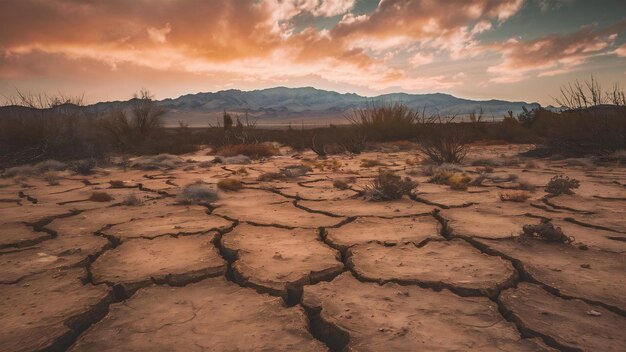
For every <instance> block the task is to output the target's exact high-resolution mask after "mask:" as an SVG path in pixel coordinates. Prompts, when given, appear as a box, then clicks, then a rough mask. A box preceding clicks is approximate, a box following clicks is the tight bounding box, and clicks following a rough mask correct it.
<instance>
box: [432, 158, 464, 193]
mask: <svg viewBox="0 0 626 352" xmlns="http://www.w3.org/2000/svg"><path fill="white" fill-rule="evenodd" d="M424 171H425V173H426V175H427V176H430V179H429V180H428V182H430V183H435V184H440V185H447V186H450V188H452V189H454V190H461V191H462V190H466V189H467V187H468V186H469V185H470V182H471V181H472V178H471V177H469V176H468V175H466V174H465V173H463V169H462V168H460V167H459V166H457V165H454V164H442V165H439V166H431V167H429V168H426V169H425V170H424Z"/></svg>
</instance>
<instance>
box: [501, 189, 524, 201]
mask: <svg viewBox="0 0 626 352" xmlns="http://www.w3.org/2000/svg"><path fill="white" fill-rule="evenodd" d="M528 199H530V193H528V192H526V191H507V192H502V193H500V200H501V201H503V202H519V203H523V202H525V201H527V200H528Z"/></svg>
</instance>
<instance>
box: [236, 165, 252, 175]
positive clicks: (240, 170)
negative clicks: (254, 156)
mask: <svg viewBox="0 0 626 352" xmlns="http://www.w3.org/2000/svg"><path fill="white" fill-rule="evenodd" d="M249 174H250V173H249V172H248V170H247V169H246V168H245V167H240V168H238V169H237V170H235V175H238V176H248V175H249Z"/></svg>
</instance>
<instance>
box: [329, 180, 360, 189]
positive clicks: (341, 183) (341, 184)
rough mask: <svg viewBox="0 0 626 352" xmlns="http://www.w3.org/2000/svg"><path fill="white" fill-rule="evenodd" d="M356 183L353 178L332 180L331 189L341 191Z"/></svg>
mask: <svg viewBox="0 0 626 352" xmlns="http://www.w3.org/2000/svg"><path fill="white" fill-rule="evenodd" d="M355 181H356V179H355V178H354V177H349V178H336V179H334V180H333V187H335V188H337V189H340V190H342V191H344V190H347V189H350V185H351V184H353V183H354V182H355Z"/></svg>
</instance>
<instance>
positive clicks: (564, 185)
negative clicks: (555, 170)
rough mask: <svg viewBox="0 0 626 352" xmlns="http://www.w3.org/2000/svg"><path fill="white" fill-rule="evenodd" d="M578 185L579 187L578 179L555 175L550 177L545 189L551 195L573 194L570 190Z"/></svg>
mask: <svg viewBox="0 0 626 352" xmlns="http://www.w3.org/2000/svg"><path fill="white" fill-rule="evenodd" d="M578 187H580V181H578V180H576V179H573V178H569V177H568V176H563V175H557V176H554V177H553V178H551V179H550V181H549V182H548V184H547V185H546V188H545V191H546V193H549V194H552V195H559V194H574V191H572V190H573V189H576V188H578Z"/></svg>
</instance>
